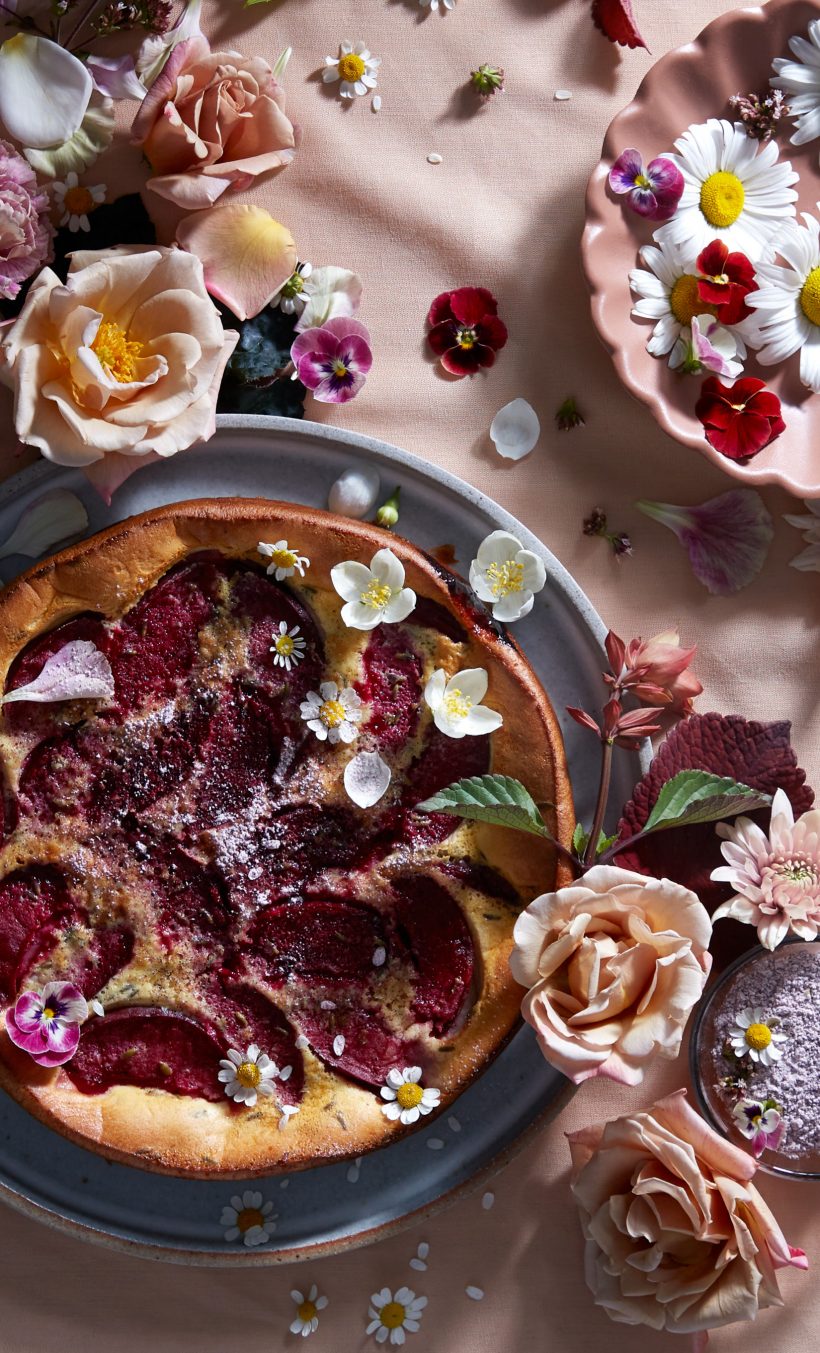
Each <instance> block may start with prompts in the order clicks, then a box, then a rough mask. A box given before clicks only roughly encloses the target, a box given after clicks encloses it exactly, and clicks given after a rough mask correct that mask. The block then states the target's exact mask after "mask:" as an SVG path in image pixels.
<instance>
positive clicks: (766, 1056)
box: [729, 1008, 788, 1066]
mask: <svg viewBox="0 0 820 1353" xmlns="http://www.w3.org/2000/svg"><path fill="white" fill-rule="evenodd" d="M729 1042H730V1044H731V1046H732V1051H733V1052H734V1054H735V1056H736V1057H738V1058H740V1057H748V1058H749V1059H750V1060H751V1061H752V1062H757V1063H759V1064H760V1065H761V1066H772V1065H773V1063H774V1062H779V1061H780V1058H781V1057H782V1056H783V1053H782V1051H781V1046H780V1045H781V1044H783V1043H786V1042H788V1039H787V1038H786V1035H785V1034H781V1033H778V1032H777V1021H776V1020H773V1021H769V1022H767V1021H766V1018H765V1016H764V1012H763V1011H762V1010H760V1009H757V1008H755V1009H749V1010H742V1011H741V1012H740V1014H739V1015H738V1016H737V1017H736V1019H735V1022H734V1024H733V1026H732V1029H731V1031H730V1033H729Z"/></svg>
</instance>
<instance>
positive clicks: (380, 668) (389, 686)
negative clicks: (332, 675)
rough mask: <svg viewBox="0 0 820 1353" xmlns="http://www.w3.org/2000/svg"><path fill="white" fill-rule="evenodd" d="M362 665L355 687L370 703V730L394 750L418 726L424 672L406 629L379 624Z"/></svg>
mask: <svg viewBox="0 0 820 1353" xmlns="http://www.w3.org/2000/svg"><path fill="white" fill-rule="evenodd" d="M362 668H363V675H362V679H361V681H359V682H357V683H356V690H357V692H358V694H359V695H360V696H361V698H362V700H366V701H367V703H368V704H369V705H370V718H369V720H368V724H367V731H368V733H370V734H372V735H373V737H375V738H376V740H377V741H378V743H379V744H380V745H381V746H382V747H387V748H389V749H390V750H391V751H392V750H396V749H397V748H400V747H403V746H405V745H406V743H407V742H408V741H409V740H410V739H411V738H412V737H413V736H414V734H415V732H416V729H417V727H418V722H419V704H420V701H421V678H422V673H423V666H422V661H421V658H420V657H419V654H418V653H417V652H416V650H415V649H414V647H413V645H412V641H411V638H410V636H409V634H408V633H407V631H406V630H405V629H401V628H398V627H396V626H393V625H379V626H378V628H377V629H375V630H373V633H372V634H371V635H370V638H369V640H368V644H367V647H366V649H365V650H364V653H363V654H362Z"/></svg>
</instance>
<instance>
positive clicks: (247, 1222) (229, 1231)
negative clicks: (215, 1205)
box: [219, 1189, 276, 1249]
mask: <svg viewBox="0 0 820 1353" xmlns="http://www.w3.org/2000/svg"><path fill="white" fill-rule="evenodd" d="M219 1220H220V1224H221V1225H222V1226H224V1227H225V1228H226V1230H225V1239H226V1240H238V1239H239V1237H240V1236H241V1237H242V1243H243V1244H244V1245H247V1246H248V1248H249V1249H252V1248H253V1247H254V1246H255V1245H266V1244H267V1242H268V1241H269V1240H270V1238H271V1235H272V1234H273V1232H274V1231H275V1230H276V1214H275V1213H274V1211H273V1203H272V1202H270V1201H267V1202H266V1201H265V1200H264V1199H263V1197H262V1194H261V1193H257V1192H256V1190H255V1189H245V1192H244V1193H241V1194H239V1193H235V1194H234V1196H233V1197H232V1198H231V1202H230V1207H223V1209H222V1215H221V1216H220V1219H219Z"/></svg>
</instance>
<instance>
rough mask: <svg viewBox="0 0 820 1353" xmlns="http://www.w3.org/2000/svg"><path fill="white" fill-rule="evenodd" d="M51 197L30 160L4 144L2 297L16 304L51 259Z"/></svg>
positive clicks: (0, 149) (0, 146) (0, 152)
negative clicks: (23, 288) (27, 284)
mask: <svg viewBox="0 0 820 1353" xmlns="http://www.w3.org/2000/svg"><path fill="white" fill-rule="evenodd" d="M48 210H49V201H48V193H46V192H43V191H42V190H41V189H39V188H38V187H37V176H36V175H35V173H34V170H33V169H32V168H31V165H30V164H29V163H28V161H27V160H24V159H23V156H22V155H18V154H17V151H16V150H15V149H14V147H13V146H10V145H9V143H8V141H0V297H2V298H3V300H6V301H13V300H14V297H15V296H16V295H17V293H18V292H19V290H20V287H21V285H22V283H23V282H25V281H26V279H27V278H28V277H31V275H32V273H35V272H37V270H38V268H40V267H41V266H42V265H43V263H46V262H47V261H48V260H49V258H50V257H51V241H52V238H53V235H54V231H53V229H52V226H51V222H50V221H49V219H48Z"/></svg>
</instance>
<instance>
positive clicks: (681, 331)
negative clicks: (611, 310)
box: [629, 244, 757, 370]
mask: <svg viewBox="0 0 820 1353" xmlns="http://www.w3.org/2000/svg"><path fill="white" fill-rule="evenodd" d="M639 257H640V260H641V262H642V263H645V264H646V268H633V270H632V272H631V273H630V274H629V285H630V287H631V288H632V290H633V291H634V292H635V293H636V295H637V296H638V297H639V299H638V300H637V301H636V302H635V305H634V306H633V307H632V314H633V315H634V316H635V317H636V319H651V320H654V321H655V326H654V328H653V330H652V333H651V335H650V337H649V341H648V343H647V345H646V350H647V352H650V353H651V354H652V356H653V357H665V356H666V355H667V353H668V354H669V366H670V367H672V369H673V370H676V369H678V368H680V367H682V366H685V365H686V363H687V361H688V360H689V359H690V358H691V357H692V356H693V354H692V320H693V319H694V318H695V317H696V316H697V315H706V316H713V315H715V313H716V312H715V310H714V308H713V307H712V306H709V305H707V303H706V302H705V301H702V300H701V298H700V294H699V292H698V281H699V274H698V271H697V266H696V264H695V261H694V258H693V256H692V255H691V254H690V253H689V252H688V251H685V250H682V249H679V248H678V247H677V245H674V244H660V245H655V244H647V245H645V246H644V248H643V249H641V251H640V255H639ZM725 333H730V334H731V336H732V338H733V339H734V347H733V348H732V351H731V352H730V353H729V354H728V355H729V357H730V358H731V357H734V356H737V357H740V358H741V359H743V358H745V357H746V353H747V345H749V346H753V341H754V338H755V335H756V333H757V328H756V322H755V320H754V319H753V318H751V317H749V316H747V317H746V318H745V319H743V320H741V322H740V323H739V324H733V325H732V326H731V328H729V329H727V328H726V327H725V326H721V335H722V334H725ZM724 347H725V348H726V349H728V347H729V345H728V344H725V343H724Z"/></svg>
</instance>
